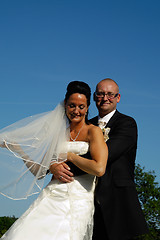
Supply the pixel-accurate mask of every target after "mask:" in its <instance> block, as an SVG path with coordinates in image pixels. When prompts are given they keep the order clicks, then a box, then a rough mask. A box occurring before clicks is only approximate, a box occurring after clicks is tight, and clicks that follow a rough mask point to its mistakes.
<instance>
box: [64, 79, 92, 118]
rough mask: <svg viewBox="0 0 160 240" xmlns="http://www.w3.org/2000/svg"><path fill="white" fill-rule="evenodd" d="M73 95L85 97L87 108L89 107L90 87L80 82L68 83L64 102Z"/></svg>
mask: <svg viewBox="0 0 160 240" xmlns="http://www.w3.org/2000/svg"><path fill="white" fill-rule="evenodd" d="M73 93H80V94H84V95H85V96H86V99H87V106H88V107H89V105H90V100H91V89H90V87H89V85H88V84H87V83H85V82H82V81H72V82H70V83H69V84H68V86H67V92H66V95H65V102H67V100H68V99H69V97H70V96H71V95H72V94H73ZM87 121H88V112H87V114H86V122H87Z"/></svg>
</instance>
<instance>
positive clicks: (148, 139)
mask: <svg viewBox="0 0 160 240" xmlns="http://www.w3.org/2000/svg"><path fill="white" fill-rule="evenodd" d="M159 11H160V2H159V0H121V1H119V0H113V1H109V0H92V1H91V0H80V1H79V0H37V1H36V0H28V1H26V0H23V1H21V0H19V1H18V0H14V1H12V0H0V83H1V94H0V111H1V118H0V128H3V127H5V126H6V125H9V124H11V123H13V122H15V121H17V120H19V119H21V118H24V117H27V116H29V115H34V114H36V113H41V112H45V111H48V110H51V109H53V108H54V107H55V106H56V105H57V103H58V102H59V101H61V100H62V99H63V98H64V94H65V91H66V86H67V84H68V83H69V82H70V81H72V80H82V81H85V82H87V83H88V84H89V85H90V87H91V89H92V92H93V91H94V90H95V86H96V84H97V83H98V82H99V81H100V80H102V79H104V78H106V77H110V78H113V79H114V80H115V81H117V83H118V84H119V86H120V93H121V101H120V103H119V104H118V110H119V111H120V112H123V113H125V114H127V115H130V116H132V117H134V118H135V119H136V121H137V124H138V132H139V138H138V150H137V160H136V162H137V163H140V164H141V166H142V167H143V166H144V167H145V170H146V171H149V170H154V171H155V174H156V175H157V178H156V180H157V181H158V182H159V183H160V162H159V142H160V141H159V133H160V126H159V118H160V103H159V99H160V96H159V91H160V44H159V43H160V27H159V26H160V14H159ZM96 114H97V110H96V108H95V106H94V102H93V101H92V103H91V107H90V117H93V116H94V115H96ZM33 199H34V198H30V199H29V200H26V201H12V200H8V199H5V198H4V197H2V196H0V216H4V215H6V216H12V215H15V216H20V215H21V214H22V213H23V212H24V211H25V210H26V209H27V208H28V206H29V205H30V203H31V202H32V201H33Z"/></svg>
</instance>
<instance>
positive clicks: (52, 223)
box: [0, 81, 108, 240]
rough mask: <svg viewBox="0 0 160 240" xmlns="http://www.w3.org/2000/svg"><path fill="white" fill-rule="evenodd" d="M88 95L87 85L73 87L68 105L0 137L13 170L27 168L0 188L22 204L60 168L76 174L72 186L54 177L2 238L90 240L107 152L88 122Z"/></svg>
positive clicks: (78, 83) (99, 134) (73, 84)
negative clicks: (97, 185) (98, 180)
mask: <svg viewBox="0 0 160 240" xmlns="http://www.w3.org/2000/svg"><path fill="white" fill-rule="evenodd" d="M90 95H91V92H90V87H89V86H88V84H86V83H84V82H81V81H73V82H70V83H69V85H68V87H67V92H66V95H65V100H64V104H59V106H57V108H56V109H55V110H54V111H51V112H49V113H45V114H42V115H41V114H40V115H38V116H36V117H34V116H33V117H31V118H29V119H27V120H22V121H20V122H18V123H16V124H13V125H11V126H9V127H8V128H5V129H4V130H2V131H1V132H0V146H1V148H2V150H4V151H9V153H10V154H11V159H12V157H13V158H14V161H12V160H11V163H12V164H13V167H14V166H15V167H16V168H17V167H18V166H19V165H20V164H23V167H22V166H21V167H20V168H19V169H20V170H21V173H20V172H19V171H18V175H17V179H16V180H12V183H9V184H7V186H6V187H4V186H3V187H2V188H0V192H1V194H3V195H5V196H8V197H10V198H13V199H20V198H26V197H28V196H30V195H32V194H35V193H37V192H40V191H41V189H42V187H43V181H44V177H45V176H46V173H49V169H50V168H51V167H52V168H53V167H55V168H56V166H57V165H58V164H60V163H63V164H64V162H67V165H68V166H69V168H70V169H71V170H72V172H73V173H74V176H73V177H72V178H73V181H70V182H68V183H63V182H62V181H58V180H56V179H55V178H54V175H53V177H52V180H51V181H50V182H49V184H48V185H47V186H46V187H45V188H44V189H43V190H42V191H41V193H40V195H39V197H38V198H37V199H36V200H35V201H34V202H33V204H32V205H31V206H30V207H29V209H28V210H27V211H26V212H25V213H24V214H23V215H22V216H21V217H20V218H19V219H18V220H17V221H16V222H15V223H14V224H13V225H12V226H11V228H10V229H9V230H8V231H7V232H6V233H5V234H4V235H3V236H2V238H1V239H3V240H22V239H23V240H33V239H38V240H52V239H54V240H91V239H92V230H93V213H94V189H95V180H96V176H98V177H99V176H102V175H103V174H104V172H105V168H106V163H107V158H108V149H107V146H106V144H105V141H104V138H103V134H102V131H101V129H100V128H99V127H96V126H93V125H92V124H90V123H89V122H88V119H87V116H88V108H89V105H90ZM24 122H25V124H24ZM15 159H16V160H17V161H16V160H15ZM17 162H18V163H17ZM11 163H10V162H9V164H11ZM66 171H67V170H66ZM15 172H17V171H15ZM60 178H61V180H62V178H63V176H61V177H60ZM15 194H16V195H15Z"/></svg>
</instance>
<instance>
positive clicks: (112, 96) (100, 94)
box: [95, 92, 118, 99]
mask: <svg viewBox="0 0 160 240" xmlns="http://www.w3.org/2000/svg"><path fill="white" fill-rule="evenodd" d="M95 95H96V97H97V98H104V97H105V96H107V97H108V99H114V98H116V97H117V96H118V93H116V94H114V93H112V92H108V93H105V92H95Z"/></svg>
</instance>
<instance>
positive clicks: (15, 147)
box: [0, 141, 46, 178]
mask: <svg viewBox="0 0 160 240" xmlns="http://www.w3.org/2000/svg"><path fill="white" fill-rule="evenodd" d="M0 147H1V148H7V149H8V150H9V151H11V152H13V153H16V154H18V155H19V156H20V157H21V159H22V160H23V162H24V163H25V165H26V167H27V168H28V169H29V170H30V172H31V173H32V174H33V175H34V176H36V175H37V173H38V175H39V177H40V178H41V176H45V173H44V169H43V168H41V171H40V172H39V170H40V166H41V164H39V163H35V162H34V161H33V160H32V159H30V157H29V156H28V155H27V154H26V153H25V152H24V151H23V149H22V148H21V147H20V145H19V144H17V143H6V141H4V142H3V144H0ZM44 157H45V155H44ZM44 157H43V159H44ZM43 159H42V161H41V163H42V162H43ZM45 172H46V170H45Z"/></svg>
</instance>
